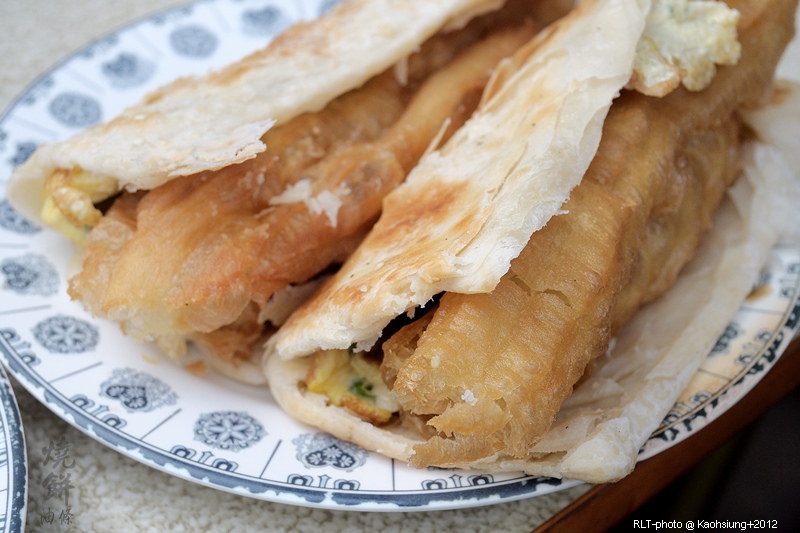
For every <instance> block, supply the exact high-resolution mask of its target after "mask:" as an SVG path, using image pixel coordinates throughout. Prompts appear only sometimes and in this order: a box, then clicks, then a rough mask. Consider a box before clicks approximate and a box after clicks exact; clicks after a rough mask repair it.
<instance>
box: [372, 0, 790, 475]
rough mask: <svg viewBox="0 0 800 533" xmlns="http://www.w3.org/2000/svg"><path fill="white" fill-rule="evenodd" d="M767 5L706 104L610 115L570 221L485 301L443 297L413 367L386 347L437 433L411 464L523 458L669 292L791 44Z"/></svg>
mask: <svg viewBox="0 0 800 533" xmlns="http://www.w3.org/2000/svg"><path fill="white" fill-rule="evenodd" d="M774 4H775V3H773V6H771V8H772V9H771V10H770V11H769V12H768V13H766V12H765V13H762V14H761V17H760V18H759V19H758V20H757V21H756V22H754V23H751V25H750V26H749V27H748V26H747V24H748V23H750V22H749V21H745V25H744V27H742V28H740V39H741V40H742V43H743V49H744V53H743V56H742V58H741V60H740V64H739V65H738V66H737V67H736V68H735V69H720V71H719V73H718V75H717V78H716V79H715V80H714V82H713V83H712V85H711V86H710V87H708V88H707V89H706V90H705V91H704V92H702V93H688V92H686V91H685V90H683V89H680V90H678V91H675V92H674V93H672V94H671V95H669V96H667V97H665V98H664V99H661V100H659V99H652V98H648V97H644V96H641V95H638V94H635V93H628V94H625V95H623V96H622V97H621V98H620V99H619V101H617V102H616V103H615V104H614V106H612V109H611V112H610V114H609V116H608V119H607V121H606V124H605V127H604V133H603V140H602V142H601V146H600V149H599V151H598V153H597V156H596V158H595V160H594V161H593V163H592V166H591V167H590V169H589V171H588V172H587V175H586V176H585V177H584V180H583V182H582V184H581V185H580V186H579V187H578V188H576V189H575V190H574V191H573V194H572V196H571V198H570V200H569V202H567V204H565V206H564V208H565V210H566V211H568V214H565V215H562V216H558V217H555V218H554V219H552V220H551V221H550V222H549V223H548V225H547V226H546V227H545V228H544V229H543V230H541V231H540V232H538V233H535V234H534V235H533V237H532V238H531V240H530V242H529V244H528V246H527V247H526V248H525V249H524V251H523V252H522V254H521V255H520V256H519V257H518V258H517V259H516V260H514V261H513V262H512V264H511V269H510V271H509V272H508V274H507V275H506V276H505V277H504V278H503V279H502V280H501V282H500V284H499V285H498V287H497V288H496V289H495V290H494V292H492V293H491V294H481V295H462V294H454V293H447V294H445V295H444V296H443V297H442V298H441V301H440V302H439V305H438V308H437V310H436V311H435V313H434V315H433V317H432V319H431V322H430V325H429V326H428V327H427V328H426V329H425V331H424V333H422V334H421V336H420V337H419V340H418V341H417V347H416V350H415V351H414V353H413V354H412V355H410V356H409V355H408V350H407V349H405V350H404V349H403V347H401V346H397V345H396V344H393V339H390V340H389V341H387V343H385V344H384V346H383V349H384V355H385V357H388V361H387V360H386V359H385V360H384V366H385V367H388V368H392V367H394V368H396V367H398V366H399V367H400V369H399V371H398V372H397V375H396V380H395V381H394V388H393V390H394V391H395V393H396V394H397V398H398V400H399V402H400V405H401V406H402V408H403V409H404V410H406V411H407V412H410V413H413V414H416V415H422V417H424V418H428V417H431V418H430V419H429V420H428V422H427V423H428V425H429V426H432V427H433V428H434V429H435V431H436V432H438V434H437V435H436V436H433V437H431V438H429V439H428V440H427V441H426V442H425V443H423V444H420V445H417V446H415V448H414V451H415V453H414V455H413V456H412V458H411V464H412V465H414V466H417V467H425V466H431V465H436V466H445V467H446V466H455V465H459V464H460V465H463V464H464V463H471V464H479V463H480V461H481V460H496V459H498V458H500V459H502V458H503V457H506V458H512V457H513V458H524V457H527V455H528V453H529V450H530V449H531V447H532V446H533V445H534V444H535V443H536V442H537V441H538V440H539V439H540V437H541V435H542V434H543V433H544V432H545V431H546V430H547V429H548V428H549V427H550V425H551V423H552V420H553V418H554V416H555V414H556V412H557V410H558V408H559V406H560V405H561V403H562V401H563V400H564V399H565V398H566V397H567V396H568V395H569V394H570V393H571V391H572V387H573V386H574V384H575V383H576V382H577V381H578V380H579V379H580V377H581V376H582V375H583V373H584V371H585V368H586V366H587V365H588V364H589V363H590V361H591V360H592V359H593V358H595V357H597V356H598V355H601V354H603V353H604V352H605V351H606V350H607V348H608V345H609V341H610V338H611V336H613V335H614V334H615V332H616V331H617V330H618V329H619V327H620V326H621V325H622V324H623V323H625V322H626V321H627V320H628V319H629V318H630V316H631V315H632V314H633V313H634V312H635V311H636V310H637V309H638V308H639V307H640V306H641V305H643V304H644V303H646V302H647V301H649V300H652V299H653V298H656V297H657V296H658V295H659V294H661V293H662V292H664V291H665V290H666V289H667V288H668V287H669V286H670V285H671V284H672V282H673V281H674V279H675V277H676V276H677V273H678V271H679V270H680V268H681V266H682V265H683V264H685V263H686V262H687V261H688V260H689V259H690V257H691V256H692V255H693V252H694V249H695V248H696V246H697V244H698V242H699V239H700V237H701V234H702V233H703V231H704V230H705V229H706V228H707V227H708V225H709V223H710V219H711V215H712V213H713V212H714V210H715V208H716V206H717V204H718V202H719V201H720V199H721V197H722V195H723V193H724V191H725V189H726V187H727V186H728V185H729V184H730V183H731V182H732V180H733V179H734V178H735V177H736V175H737V173H738V162H737V158H736V156H735V153H736V148H737V146H738V144H739V142H740V135H741V131H740V126H739V122H738V120H737V118H736V117H735V113H734V112H735V110H736V109H737V108H738V107H739V106H741V105H745V104H748V103H754V102H756V101H758V99H759V98H760V97H761V96H762V89H761V87H765V86H768V83H767V82H768V80H769V79H770V77H771V74H772V70H773V68H774V65H775V62H776V61H777V57H778V56H779V51H780V50H781V49H782V47H783V46H784V45H785V43H786V42H787V41H788V39H789V37H790V36H789V35H787V33H789V32H788V31H786V30H780V29H778V28H780V25H779V24H774V23H773V22H774V21H776V20H780V18H781V17H788V16H792V12H793V8H794V3H793V2H782V5H781V7H780V9H774ZM408 327H414V326H413V325H412V326H408ZM409 336H410V335H409V334H405V337H406V338H408V337H409ZM395 357H401V358H404V359H405V360H404V361H402V362H399V363H398V361H396V360H394V361H393V360H392V359H394V358H395ZM390 378H391V376H390Z"/></svg>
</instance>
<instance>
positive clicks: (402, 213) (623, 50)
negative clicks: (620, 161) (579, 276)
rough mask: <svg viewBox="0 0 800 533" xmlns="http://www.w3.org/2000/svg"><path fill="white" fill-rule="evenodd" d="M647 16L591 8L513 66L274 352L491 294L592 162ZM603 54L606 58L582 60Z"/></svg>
mask: <svg viewBox="0 0 800 533" xmlns="http://www.w3.org/2000/svg"><path fill="white" fill-rule="evenodd" d="M645 12H646V9H645V6H640V5H639V4H638V3H637V2H633V1H620V2H616V1H614V2H583V3H581V5H580V7H579V8H577V9H576V10H574V11H572V12H570V14H568V15H567V16H566V17H564V18H562V19H559V20H558V21H557V22H556V23H554V24H552V25H551V26H549V27H548V29H546V30H545V31H544V32H543V33H541V34H540V35H538V36H537V37H536V38H534V39H533V40H532V41H531V42H530V43H528V44H527V45H525V46H524V47H523V48H521V49H520V50H519V51H518V52H517V53H516V54H515V56H514V57H513V58H511V60H510V61H507V62H505V63H504V64H503V65H502V67H501V68H499V69H498V71H497V72H496V73H495V78H494V80H493V81H492V82H491V83H490V86H489V87H488V88H487V94H488V96H485V98H484V100H483V104H482V107H481V108H480V109H479V111H478V112H476V114H475V115H474V116H473V117H472V118H471V119H470V121H469V122H468V123H467V124H466V125H465V127H464V128H462V129H461V130H459V131H458V132H456V133H455V134H454V136H453V138H452V139H451V141H450V142H448V143H447V144H446V145H445V146H444V147H443V148H442V149H441V150H440V151H438V152H433V153H430V154H428V155H427V156H426V157H425V158H423V159H422V160H421V162H420V164H419V165H418V166H417V167H415V169H414V170H413V171H412V173H411V174H410V175H409V177H408V179H407V180H406V182H405V183H404V184H403V185H402V186H401V187H399V188H398V189H397V190H395V191H394V192H393V193H392V194H391V195H389V196H388V197H387V199H386V201H385V202H384V210H383V214H382V216H381V219H380V220H379V221H378V223H377V224H376V225H375V227H374V228H373V230H372V232H371V234H370V235H369V236H368V237H367V239H366V240H365V242H364V243H363V244H362V245H361V246H360V247H359V249H358V250H357V251H356V253H355V254H354V255H353V257H352V258H351V259H350V260H349V261H348V263H347V264H346V265H345V266H344V267H343V268H342V270H341V271H340V272H339V273H338V274H337V276H335V277H334V278H332V280H331V282H330V283H328V284H327V285H326V286H325V288H324V289H323V290H322V291H320V292H319V293H318V294H317V295H316V296H315V297H314V298H313V299H312V300H311V301H310V302H309V304H308V305H305V306H303V308H301V309H300V310H298V312H297V313H295V315H294V316H293V317H292V318H290V320H289V321H288V322H287V324H286V325H285V326H284V328H282V329H281V331H280V332H279V333H278V334H277V335H276V336H275V337H273V339H272V340H271V341H270V342H271V349H274V350H276V351H277V353H279V354H280V356H281V357H297V356H300V355H303V354H307V353H311V352H313V351H314V350H316V349H319V348H324V349H327V348H346V347H348V346H350V345H351V344H354V343H358V345H359V346H361V347H369V346H370V345H371V344H372V343H374V342H375V340H376V339H377V338H378V336H379V335H380V332H381V330H382V329H383V327H385V326H386V325H387V324H388V323H389V321H390V320H391V319H393V318H394V317H395V316H398V315H400V314H402V313H404V312H405V311H407V310H408V309H410V308H413V307H415V306H418V305H422V304H424V303H425V302H427V301H428V300H429V299H430V298H431V297H432V296H433V295H434V294H436V293H438V292H441V291H444V290H449V291H455V292H467V293H468V292H488V291H490V290H492V288H493V287H494V286H495V285H496V284H497V282H498V281H499V279H500V277H501V276H502V275H503V274H504V273H505V272H506V271H507V269H508V265H509V262H510V260H511V258H512V257H514V256H515V255H517V254H518V253H519V251H520V249H521V248H522V247H524V245H525V242H527V240H528V238H529V237H530V235H531V233H532V232H533V231H535V230H536V229H539V228H540V227H542V226H543V225H544V224H545V223H546V222H547V220H548V219H549V218H550V217H551V216H552V215H553V214H555V213H557V212H558V210H559V208H560V207H561V204H562V203H563V201H564V200H565V199H566V197H567V196H568V194H569V191H570V190H571V189H572V187H574V186H575V185H576V184H577V183H578V182H579V181H580V178H581V177H582V175H583V173H584V172H585V170H586V168H587V167H588V165H589V162H590V161H591V158H592V156H593V155H594V151H595V149H596V147H597V143H598V142H599V136H600V131H601V127H602V120H603V118H604V116H605V113H606V112H607V110H608V108H609V107H610V105H611V101H612V99H613V98H614V96H615V95H616V94H617V92H618V91H619V90H620V88H621V87H622V86H623V85H624V84H625V83H626V82H627V81H628V79H629V77H630V74H631V69H632V63H633V56H634V52H635V46H636V42H637V40H638V38H639V35H640V34H641V31H642V29H643V27H644V17H645ZM610 42H613V43H614V44H613V46H608V44H609V43H610ZM598 49H601V50H602V51H603V53H604V54H605V55H604V57H603V60H602V61H596V62H593V61H585V58H586V57H588V56H590V55H591V54H593V53H598V52H597V50H598Z"/></svg>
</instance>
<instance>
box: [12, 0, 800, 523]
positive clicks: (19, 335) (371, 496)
mask: <svg viewBox="0 0 800 533" xmlns="http://www.w3.org/2000/svg"><path fill="white" fill-rule="evenodd" d="M334 3H335V1H333V0H302V1H290V0H263V1H258V0H252V1H249V2H242V1H236V0H207V1H203V2H198V3H194V4H191V5H187V6H185V7H180V8H177V9H172V10H169V11H165V12H163V13H161V14H158V15H156V16H151V17H149V18H146V19H144V20H141V21H138V22H136V23H134V24H131V25H130V26H128V27H126V28H123V29H121V30H120V31H117V32H115V33H113V34H111V35H108V36H107V37H105V38H103V39H100V40H98V41H96V42H94V43H91V44H90V45H88V46H87V47H85V48H84V49H83V50H81V51H79V52H78V53H76V54H74V55H73V56H71V57H70V58H68V59H67V60H66V61H64V62H62V63H60V64H58V65H56V66H55V67H54V68H53V69H52V70H50V71H49V72H47V73H46V74H45V75H43V76H42V77H41V78H39V79H38V80H37V81H36V82H35V83H34V84H33V85H32V86H31V87H29V88H28V89H27V90H26V91H25V92H24V94H22V96H21V97H20V98H19V99H18V100H17V101H16V102H15V103H14V104H13V105H12V106H11V107H10V108H9V109H8V110H7V111H6V113H5V114H4V115H3V116H2V117H0V183H5V180H6V179H7V178H8V176H10V175H11V173H12V171H13V169H14V168H15V167H16V166H17V165H19V164H21V163H22V162H23V161H25V159H26V158H27V157H28V156H29V155H30V154H31V152H32V151H33V150H34V149H35V147H36V146H37V145H39V144H41V143H44V142H49V141H55V140H59V139H62V138H65V137H68V136H70V135H72V134H74V133H75V132H77V131H80V130H81V129H83V128H86V127H88V126H91V125H92V124H95V123H97V122H100V121H105V120H108V119H110V118H111V117H113V116H114V115H115V114H117V113H118V112H120V111H121V110H122V109H123V108H124V107H126V106H128V105H130V104H133V103H135V102H136V101H138V100H139V98H140V97H141V96H142V95H143V94H144V93H146V92H149V91H151V90H153V89H155V88H157V87H158V86H160V85H162V84H164V83H166V82H168V81H170V80H171V79H173V78H174V77H176V76H180V75H188V74H202V73H204V72H206V71H207V70H208V69H209V68H217V67H220V66H222V65H224V64H227V63H229V62H230V61H233V60H235V59H237V58H238V57H241V56H243V55H245V54H247V53H249V52H251V51H253V50H255V49H258V48H260V47H262V46H264V44H265V43H266V42H267V41H268V40H269V39H270V38H271V37H273V36H274V35H276V34H277V33H278V32H280V31H281V30H282V29H284V28H285V27H286V26H287V25H288V24H290V23H291V22H294V21H296V20H301V19H307V18H311V17H314V16H317V15H318V14H319V13H321V12H323V11H325V10H327V9H329V8H330V7H331V6H332V5H333V4H334ZM75 252H76V250H75V249H74V247H73V246H72V244H71V243H70V242H69V241H68V240H67V239H66V238H64V237H63V236H61V235H60V234H58V233H56V232H54V231H51V230H49V229H46V228H41V227H38V226H36V225H34V224H32V223H31V222H29V221H27V220H24V219H22V218H21V217H20V216H19V214H18V213H16V212H15V211H14V210H13V208H12V207H11V206H10V205H9V204H8V202H7V201H6V200H5V199H4V186H3V187H2V188H0V359H2V361H3V362H4V363H5V365H6V366H7V367H8V368H9V370H10V372H11V373H12V374H13V375H14V376H15V377H16V378H17V379H18V380H19V381H20V382H21V383H22V384H23V385H24V386H25V387H26V388H27V389H28V390H29V391H30V392H31V394H33V395H34V396H35V397H36V398H37V399H38V400H39V401H41V402H42V403H44V404H45V405H47V406H48V407H49V408H50V409H51V410H52V411H54V412H55V413H56V414H57V415H59V416H61V417H62V418H64V419H65V420H66V421H67V422H68V423H70V424H72V425H73V426H75V427H76V428H78V429H80V430H82V431H84V432H85V433H87V434H89V435H91V436H92V437H94V438H96V439H98V440H99V441H101V442H103V443H104V444H106V445H108V446H110V447H112V448H114V449H116V450H118V451H119V452H120V453H122V454H124V455H126V456H129V457H132V458H134V459H136V460H138V461H141V462H142V463H144V464H146V465H149V466H152V467H154V468H157V469H160V470H163V471H165V472H168V473H170V474H173V475H175V476H179V477H181V478H184V479H187V480H191V481H194V482H197V483H200V484H203V485H207V486H211V487H214V488H218V489H221V490H225V491H230V492H233V493H237V494H242V495H245V496H249V497H254V498H260V499H264V500H269V501H277V502H282V503H290V504H298V505H307V506H316V507H324V508H338V509H358V510H370V511H396V510H433V509H449V508H459V507H471V506H476V505H486V504H491V503H497V502H502V501H509V500H513V499H519V498H527V497H533V496H538V495H542V494H546V493H549V492H553V491H557V490H562V489H564V488H567V487H569V486H574V485H575V484H576V482H571V481H561V480H555V479H549V478H539V477H531V476H526V475H522V474H497V475H485V474H476V473H474V472H466V471H458V470H439V469H427V470H413V469H410V468H408V467H407V466H405V465H404V464H401V463H398V462H395V461H393V460H390V459H387V458H385V457H382V456H380V455H377V454H373V453H369V452H367V451H365V450H363V449H361V448H359V447H357V446H354V445H352V444H349V443H346V442H342V441H340V440H337V439H335V438H333V437H331V436H330V435H327V434H324V433H320V432H318V431H315V430H314V429H311V428H309V427H307V426H305V425H302V424H299V423H297V422H296V421H294V420H292V419H290V418H289V417H287V416H286V415H285V414H284V413H283V411H282V410H281V409H280V408H279V407H278V406H277V404H276V403H275V402H274V400H273V399H272V398H271V396H270V394H269V391H268V390H267V389H264V388H255V387H247V386H243V385H240V384H238V383H233V382H231V381H229V380H226V379H224V378H221V377H219V376H216V375H207V376H203V377H198V376H194V375H191V374H189V373H188V372H186V371H185V370H184V369H182V368H179V367H177V366H176V365H174V364H172V363H170V362H169V361H167V360H166V359H165V358H164V357H163V356H162V355H161V354H160V353H159V352H158V350H157V349H156V348H155V347H153V346H150V345H146V344H140V343H137V342H136V341H134V340H132V339H130V338H127V337H125V336H124V335H123V334H122V333H121V332H120V329H119V327H118V325H117V324H115V323H110V322H106V321H103V320H98V319H95V318H93V317H91V316H90V315H88V314H87V313H86V312H84V310H83V309H82V307H81V306H80V305H79V304H77V303H75V302H72V301H70V299H69V297H68V296H67V294H66V281H65V280H66V279H67V270H68V268H69V265H70V263H71V261H72V259H73V258H74V254H75ZM798 265H800V250H797V249H794V248H785V249H778V250H776V251H775V256H774V261H773V262H772V263H771V264H770V267H769V269H768V270H767V271H766V272H765V275H764V282H765V285H764V286H765V287H766V288H765V289H764V290H763V291H762V292H763V294H765V296H764V297H763V298H759V299H756V300H753V301H752V302H748V303H747V304H746V305H745V306H744V307H743V308H742V311H741V313H740V316H738V317H737V319H736V323H735V324H734V325H732V327H731V331H730V333H729V334H728V335H727V336H726V337H725V339H723V340H722V341H721V342H727V344H725V346H724V347H721V348H720V349H719V350H716V351H715V353H714V354H712V356H711V357H713V358H717V356H718V354H719V353H724V354H725V356H726V357H730V358H731V359H733V360H735V363H734V366H735V365H739V366H735V368H736V369H737V371H736V372H733V371H731V372H729V373H728V374H724V375H723V377H722V378H721V381H719V382H718V383H715V384H713V386H712V385H708V386H706V385H703V387H705V388H703V391H704V394H703V395H701V396H702V397H701V396H697V395H695V396H697V397H695V396H693V397H692V399H691V400H690V401H689V402H688V403H687V404H686V407H685V408H684V407H682V406H676V411H675V415H674V416H672V415H671V419H670V424H671V425H670V426H669V427H668V428H667V429H669V432H668V434H667V437H666V438H658V439H656V440H655V441H653V442H656V444H657V445H659V446H662V448H663V446H667V445H671V444H672V443H673V442H675V441H676V440H678V439H680V438H683V437H684V436H685V435H686V434H688V433H691V431H693V430H695V429H696V428H698V427H700V425H701V424H702V423H703V421H705V420H710V419H711V418H713V416H714V410H713V409H712V406H711V404H710V403H709V401H706V400H707V399H709V398H710V402H712V403H713V404H714V405H715V406H723V407H724V405H725V402H724V401H722V399H723V398H726V400H725V401H728V400H730V401H732V400H735V399H736V398H738V397H741V396H742V395H743V394H744V393H745V392H746V391H747V390H749V387H751V386H752V385H751V383H752V382H753V381H754V380H757V379H758V378H759V377H760V374H761V373H763V372H764V371H766V369H767V368H768V367H769V366H770V365H771V364H772V362H774V359H775V358H776V357H777V356H778V354H779V353H780V350H781V349H782V348H783V347H784V346H785V344H786V342H787V341H788V339H789V338H790V337H791V333H790V332H789V330H790V329H792V328H795V327H796V322H797V320H796V313H795V315H793V316H794V318H791V316H792V315H791V313H792V312H793V311H794V310H795V305H796V297H797V285H798V273H797V270H798ZM721 346H722V345H721ZM715 360H716V359H715ZM737 372H738V373H737ZM705 393H707V394H705ZM703 402H705V403H703ZM698 409H702V410H703V413H704V415H703V416H698V413H697V410H698ZM687 420H690V421H691V422H682V421H687ZM681 424H683V425H681ZM675 427H679V429H678V430H676V431H673V430H672V428H675ZM654 446H655V445H654ZM654 449H655V448H654ZM654 453H655V452H654Z"/></svg>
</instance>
